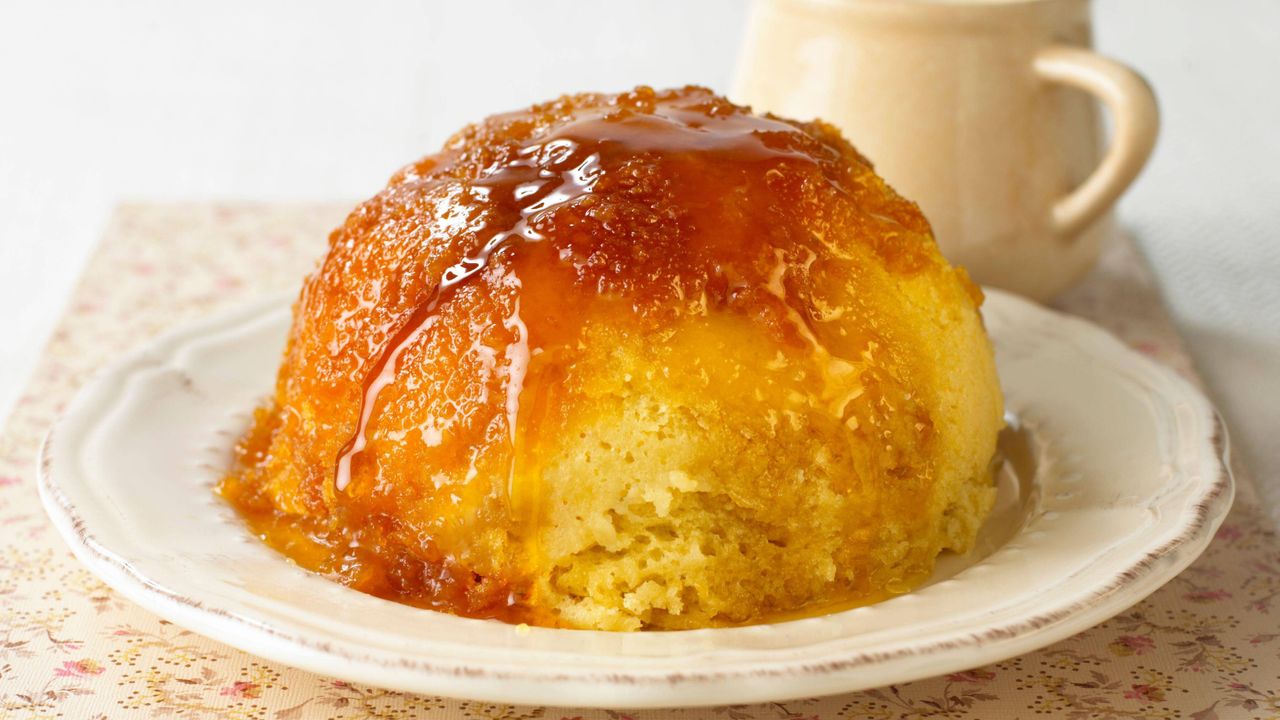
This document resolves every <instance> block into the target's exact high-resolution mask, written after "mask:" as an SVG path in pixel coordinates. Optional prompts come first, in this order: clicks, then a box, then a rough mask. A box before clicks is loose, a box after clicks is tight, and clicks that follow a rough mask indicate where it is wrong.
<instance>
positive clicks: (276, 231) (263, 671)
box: [0, 205, 1280, 720]
mask: <svg viewBox="0 0 1280 720" xmlns="http://www.w3.org/2000/svg"><path fill="white" fill-rule="evenodd" d="M342 212H343V208H340V207H337V206H296V205H295V206H273V205H219V206H208V205H168V206H147V205H134V206H126V207H123V208H121V209H120V210H119V211H118V212H117V213H116V216H115V218H114V220H113V223H112V225H111V227H110V229H109V231H108V233H107V234H106V237H105V239H104V241H103V243H102V245H101V246H100V248H99V250H98V252H97V254H96V255H95V257H94V258H93V260H92V261H91V263H90V264H89V266H88V269H87V271H86V274H85V276H84V277H83V279H82V280H81V282H80V285H79V287H78V288H77V290H76V293H75V296H74V297H73V298H72V299H71V301H70V302H69V303H68V305H67V307H68V311H67V313H66V315H65V316H64V317H63V319H62V322H61V323H60V325H59V326H58V327H57V328H56V329H55V331H54V333H53V335H52V337H51V340H50V343H49V346H48V348H47V349H46V351H45V355H44V358H43V360H42V362H41V364H40V366H39V368H38V371H37V372H36V374H35V376H34V377H33V378H32V381H31V384H30V386H29V388H28V390H27V392H26V393H25V394H24V395H23V397H22V398H21V399H20V400H19V402H18V405H17V407H16V409H15V413H14V415H13V416H12V417H11V418H9V420H8V422H7V424H6V426H5V430H4V434H3V436H0V718H4V719H5V720H8V719H9V718H55V717H62V718H74V719H81V718H83V719H87V720H98V719H101V718H171V719H177V720H215V719H218V720H221V719H223V718H233V719H236V720H309V719H311V718H341V719H348V718H350V719H361V720H382V719H388V720H389V719H391V718H449V719H451V720H452V719H461V718H485V719H488V720H499V719H505V720H530V719H533V718H549V719H552V720H554V719H556V718H565V719H566V720H568V719H573V720H579V719H580V720H659V719H662V720H666V719H669V718H676V719H678V718H691V719H693V718H712V719H721V718H722V719H724V720H754V719H757V718H768V719H777V720H801V719H806V720H831V719H836V718H841V719H844V718H848V719H854V718H859V719H860V718H872V719H878V720H890V719H897V718H977V719H985V718H1005V717H1008V718H1015V717H1016V718H1031V717H1052V718H1067V719H1068V720H1121V719H1126V720H1127V719H1131V718H1155V719H1157V720H1158V719H1172V718H1190V719H1191V720H1228V719H1232V718H1259V719H1261V718H1280V679H1278V678H1280V619H1278V617H1280V615H1278V614H1277V612H1275V610H1276V607H1277V604H1280V543H1278V542H1277V539H1276V535H1275V532H1274V530H1273V529H1272V528H1271V527H1270V526H1269V525H1268V523H1267V521H1266V520H1265V518H1264V516H1263V514H1262V513H1261V512H1260V511H1259V510H1258V508H1257V505H1256V501H1255V500H1254V497H1253V493H1252V491H1251V489H1250V486H1249V485H1248V482H1247V480H1245V479H1243V478H1238V480H1239V490H1238V494H1237V503H1236V507H1235V509H1234V510H1233V511H1232V515H1231V517H1230V518H1228V521H1227V523H1226V524H1224V525H1223V526H1222V528H1221V529H1220V530H1219V531H1218V534H1217V537H1216V538H1215V540H1214V542H1213V543H1212V545H1211V546H1210V547H1209V549H1208V551H1207V552H1206V553H1205V555H1204V557H1202V558H1201V559H1200V560H1199V561H1197V562H1196V563H1195V564H1194V565H1193V566H1192V567H1191V568H1189V569H1188V570H1187V571H1186V572H1184V573H1182V574H1181V575H1180V576H1178V577H1177V578H1175V579H1174V580H1173V581H1172V582H1170V583H1169V584H1168V585H1166V586H1165V587H1164V588H1162V589H1160V590H1159V591H1157V592H1156V593H1155V594H1154V595H1152V596H1151V597H1150V598H1149V599H1147V600H1146V601H1144V602H1142V603H1140V604H1138V605H1137V606H1135V607H1134V608H1132V609H1130V610H1129V611H1127V612H1124V613H1122V614H1120V615H1119V616H1117V617H1115V618H1113V619H1112V620H1110V621H1108V622H1106V623H1103V624H1102V625H1100V626H1098V627H1096V628H1094V629H1092V630H1089V631H1087V632H1084V633H1081V634H1079V635H1076V636H1074V637H1072V638H1069V639H1067V640H1064V641H1062V642H1059V643H1057V644H1055V645H1052V646H1050V647H1047V648H1044V649H1043V650H1040V651H1037V652H1033V653H1029V654H1027V655H1023V656H1021V657H1017V658H1013V659H1010V660H1007V661H1005V662H1002V663H998V664H995V665H992V666H988V667H982V668H973V669H969V670H965V671H963V672H955V673H951V674H948V675H945V676H940V677H935V678H930V679H927V680H921V681H918V682H913V683H908V684H904V685H899V686H891V687H884V688H877V689H874V690H869V691H865V692H860V693H853V694H848V695H843V696H836V697H830V698H823V699H802V700H795V701H789V702H784V703H771V704H764V705H751V706H730V707H719V708H702V709H683V710H661V711H622V710H618V709H607V708H606V709H599V710H585V709H572V710H570V709H565V708H545V707H512V706H505V705H494V704H488V703H477V702H465V701H458V700H450V699H445V698H438V697H427V696H418V695H406V694H403V693H396V692H391V691H387V690H382V689H379V688H373V687H367V686H362V685H358V684H354V683H349V682H346V681H343V680H340V679H335V678H326V677H322V676H318V675H313V674H310V673H306V672H301V671H298V670H294V669H291V668H288V667H285V666H281V665H277V664H275V663H271V662H268V661H265V660H261V659H259V658H256V657H253V656H251V655H248V654H246V653H243V652H240V651H238V650H235V649H233V648H230V647H227V646H225V645H222V644H220V643H218V642H217V641H215V640H211V639H208V638H205V637H202V636H199V635H196V634H194V633H191V632H188V631H186V630H184V629H182V628H180V627H178V626H176V625H173V624H170V623H168V622H166V621H164V620H161V619H159V618H157V617H155V616H153V615H150V614H148V613H146V612H145V611H143V610H141V609H139V608H137V607H136V606H134V605H133V604H131V603H129V602H128V601H126V600H124V599H123V598H121V597H120V596H118V595H116V594H115V593H114V592H112V591H111V590H110V589H108V588H107V587H106V586H105V585H103V584H102V583H101V582H100V581H99V580H97V578H95V577H94V576H93V575H92V574H90V573H89V572H88V571H87V570H85V569H83V568H82V567H81V566H80V565H79V564H78V563H77V562H76V561H75V559H74V558H73V557H72V556H71V553H70V551H69V550H68V549H67V548H66V547H65V546H64V545H63V544H62V543H61V541H60V540H59V539H58V537H57V536H56V534H55V533H54V532H53V531H52V529H51V528H50V526H49V524H48V520H47V519H46V518H45V516H44V513H43V511H42V509H41V508H40V504H39V499H38V497H37V494H36V489H35V482H34V477H35V471H34V466H35V461H36V455H37V451H38V448H39V443H40V441H41V438H42V437H43V435H44V433H45V431H46V430H47V429H48V427H49V425H50V424H51V423H52V421H53V419H54V418H55V417H56V416H57V415H58V413H59V412H61V410H62V409H63V407H64V406H65V405H66V403H67V402H68V401H69V400H70V399H71V397H72V396H73V394H74V392H75V390H76V388H78V387H79V386H80V385H81V384H82V383H83V382H84V381H85V380H86V379H87V378H88V377H89V376H90V375H91V374H92V373H93V372H94V370H96V369H97V368H99V367H100V366H101V365H102V364H103V363H104V362H106V361H108V360H109V359H110V358H111V357H113V356H115V355H117V354H119V353H121V352H124V351H126V350H128V349H130V348H131V347H133V346H135V345H137V344H138V343H140V342H142V341H144V340H145V339H146V338H148V337H151V336H153V335H155V334H156V333H157V332H159V331H161V330H163V329H165V328H166V327H169V326H170V325H173V324H175V323H179V322H182V321H186V320H190V319H193V318H196V317H199V316H201V315H204V314H206V313H209V312H212V311H215V310H217V309H219V308H222V307H225V306H228V305H232V304H235V303H237V302H240V301H244V300H248V299H250V298H252V297H254V296H257V295H260V294H263V293H266V292H271V291H278V290H287V289H296V288H297V287H298V285H299V281H300V279H301V277H302V276H303V275H304V274H305V273H306V272H308V271H309V270H310V269H311V267H312V266H313V264H314V262H315V259H316V258H318V257H319V256H320V254H321V253H322V252H323V249H324V243H325V239H326V237H327V235H328V231H329V230H330V229H331V228H332V227H333V226H335V225H337V224H338V222H339V221H340V220H341V217H342ZM157 298H164V302H156V299H157ZM1062 303H1063V305H1064V306H1065V308H1066V309H1068V310H1070V311H1072V312H1076V313H1078V314H1081V315H1084V316H1086V317H1090V318H1092V319H1094V320H1095V321H1097V322H1100V323H1101V324H1103V325H1104V326H1106V327H1108V328H1109V329H1110V330H1111V331H1112V332H1114V333H1116V334H1117V335H1119V336H1120V337H1121V338H1123V339H1124V340H1126V341H1127V342H1128V343H1129V344H1130V345H1131V346H1133V347H1136V348H1138V349H1139V350H1140V351H1141V352H1143V353H1144V354H1146V355H1148V356H1149V357H1152V358H1154V359H1155V360H1157V361H1159V362H1162V363H1164V364H1166V365H1169V366H1171V367H1173V368H1175V369H1177V370H1178V371H1180V372H1183V373H1184V374H1187V375H1188V376H1191V375H1192V373H1191V369H1190V365H1189V362H1188V360H1187V357H1186V354H1185V353H1184V352H1183V351H1182V348H1181V344H1180V342H1179V340H1178V338H1177V336H1176V335H1175V334H1174V333H1173V330H1172V328H1171V326H1170V325H1169V322H1168V318H1167V316H1166V314H1165V311H1164V308H1163V306H1162V305H1161V303H1160V300H1159V296H1158V294H1156V292H1155V291H1154V289H1153V284H1152V282H1151V279H1150V276H1149V273H1148V271H1147V269H1146V267H1145V266H1144V265H1143V264H1142V261H1141V260H1140V259H1139V258H1138V257H1137V255H1136V254H1135V252H1134V251H1133V248H1132V244H1131V243H1129V242H1121V243H1115V244H1113V246H1112V247H1111V249H1110V250H1109V251H1108V254H1107V255H1106V256H1105V257H1104V259H1103V261H1102V264H1101V266H1100V267H1099V269H1098V270H1097V271H1095V273H1094V274H1093V276H1092V277H1091V278H1090V279H1089V280H1088V281H1087V282H1086V283H1085V284H1084V285H1082V286H1081V287H1079V288H1077V289H1075V290H1073V291H1072V292H1071V293H1069V294H1068V295H1067V296H1066V297H1065V298H1064V299H1063V301H1062ZM566 700H571V699H570V698H566Z"/></svg>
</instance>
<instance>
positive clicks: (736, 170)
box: [220, 87, 977, 624]
mask: <svg viewBox="0 0 1280 720" xmlns="http://www.w3.org/2000/svg"><path fill="white" fill-rule="evenodd" d="M858 253H870V255H871V256H873V257H875V258H878V262H879V263H880V264H882V265H883V267H885V268H887V269H888V271H889V272H890V273H896V274H900V275H903V276H908V275H911V274H913V273H916V272H919V271H921V270H923V269H925V268H933V269H936V268H937V267H938V266H939V265H940V264H941V260H940V258H939V257H938V255H937V253H936V249H935V248H934V247H933V243H932V238H931V237H930V236H929V228H928V224H927V222H926V221H925V220H924V218H923V217H922V216H921V214H920V212H919V210H918V209H917V208H916V207H915V205H914V204H912V203H910V202H909V201H906V200H904V199H902V198H900V197H899V196H897V195H896V194H894V193H893V192H892V191H891V190H889V189H888V188H887V186H885V185H884V184H883V182H882V181H881V180H880V179H879V178H878V177H876V176H875V174H874V173H873V172H872V169H871V167H870V165H869V163H867V161H866V160H865V159H864V158H863V157H862V156H860V155H859V154H858V153H857V152H856V151H855V150H854V149H853V147H852V146H850V145H849V144H848V143H847V142H846V141H844V140H843V139H842V138H841V137H840V136H839V134H838V133H837V132H836V131H835V130H834V129H833V128H831V127H830V126H828V125H826V124H824V123H821V122H814V123H796V122H792V121H788V120H782V119H779V118H775V117H772V116H767V115H765V116H758V115H752V114H750V113H749V111H748V110H747V109H745V108H741V107H737V106H734V105H732V104H730V103H729V102H728V101H726V100H724V99H723V98H720V97H718V96H716V95H714V94H713V93H711V92H710V91H708V90H706V89H702V88H696V87H687V88H682V89H678V90H670V91H661V92H659V91H654V90H651V89H649V88H643V87H642V88H637V89H636V90H634V91H631V92H628V93H623V94H620V95H593V94H588V95H576V96H568V97H564V98H561V99H559V100H556V101H554V102H551V103H546V104H543V105H537V106H534V107H532V108H530V109H529V110H526V111H520V112H514V113H507V114H504V115H498V116H494V117H491V118H489V119H487V120H485V121H484V122H481V123H479V124H476V125H472V126H470V127H468V128H466V129H464V130H463V131H462V132H460V133H459V134H458V135H456V136H455V137H454V138H452V139H451V140H450V141H449V142H448V143H447V144H446V146H445V148H444V149H443V150H442V151H441V152H440V153H438V154H436V155H433V156H430V157H428V158H425V159H424V160H422V161H419V162H418V163H415V164H413V165H411V166H409V167H407V168H405V169H404V170H402V171H401V172H400V173H398V174H397V175H396V176H395V177H394V178H393V179H392V180H391V182H390V184H389V185H388V187H387V188H386V189H385V190H383V191H382V192H381V193H379V194H378V195H377V196H375V197H374V198H372V199H370V200H369V201H367V202H366V203H364V204H362V205H361V206H360V207H359V208H357V209H356V210H355V211H354V212H353V213H352V214H351V215H350V216H349V217H348V219H347V221H346V222H345V224H344V225H343V226H342V227H340V228H339V229H337V230H336V231H334V233H333V234H332V235H331V236H330V241H329V252H328V255H327V256H326V257H325V259H324V261H323V262H322V264H321V265H320V267H319V268H318V269H317V270H316V271H315V272H314V273H313V274H312V275H311V276H310V277H309V278H308V280H307V282H306V284H305V285H304V287H303V290H302V293H301V295H300V297H299V299H298V301H297V303H296V305H295V308H294V315H295V320H294V326H293V329H292V331H291V334H290V337H289V340H288V345H287V348H286V352H285V357H284V362H283V364H282V366H281V369H280V373H279V376H278V381H277V388H276V395H275V397H274V399H273V402H272V403H271V405H270V406H269V407H267V408H265V409H264V410H262V411H260V412H259V413H258V415H257V418H256V422H255V427H254V429H253V430H252V431H251V432H250V433H249V434H248V435H247V436H246V437H245V439H244V440H243V441H242V443H241V445H240V447H239V449H238V454H237V458H236V464H235V469H234V470H233V472H232V473H231V474H229V475H228V477H227V478H226V479H225V480H224V481H223V483H222V485H221V487H220V492H221V494H222V495H223V496H224V497H226V498H227V499H228V500H229V501H230V502H231V503H232V504H233V505H235V506H236V507H237V508H238V509H239V510H240V512H241V513H242V514H243V515H244V516H245V517H246V518H247V519H248V520H249V522H250V524H251V525H252V526H253V527H254V528H255V530H256V531H257V532H258V533H259V534H260V535H262V536H263V538H264V539H265V540H266V541H267V542H268V543H270V544H271V545H273V546H274V547H276V548H278V549H280V550H281V551H282V552H285V553H286V554H288V555H290V556H291V557H293V558H294V559H295V560H297V561H298V562H299V564H301V565H302V566H304V567H307V568H309V569H313V570H316V571H319V572H325V573H328V574H331V575H333V576H334V577H336V578H337V579H339V580H341V581H343V582H345V583H347V584H349V585H352V586H353V587H356V588H358V589H361V590H363V591H366V592H370V593H372V594H375V595H379V596H382V597H388V598H392V599H396V600H399V601H402V602H408V603H412V604H416V605H421V606H424V607H431V608H435V609H441V610H446V611H449V612H454V613H457V614H462V615H470V616H477V617H498V618H501V619H504V620H509V621H516V622H530V623H533V624H554V622H555V621H554V619H553V618H549V617H548V616H546V615H545V613H543V612H542V609H540V608H537V607H534V606H532V605H531V604H530V602H529V596H528V586H529V582H530V581H529V578H528V577H527V574H528V572H529V570H528V566H527V558H526V557H525V555H526V553H527V552H528V549H527V548H526V547H524V543H525V542H526V541H527V537H528V535H529V533H528V532H527V528H526V527H525V526H526V525H527V524H528V523H529V522H534V521H536V518H537V515H538V511H537V508H536V504H537V488H535V487H525V488H521V487H516V486H515V485H514V484H513V483H514V478H516V477H517V476H520V477H523V476H525V475H536V473H523V472H517V466H518V465H519V464H520V463H527V462H536V459H531V458H532V457H533V456H534V455H536V449H537V446H538V433H539V431H540V429H542V428H554V427H557V426H558V425H557V423H556V422H555V418H554V416H555V415H556V413H559V412H563V409H562V408H560V407H559V406H558V405H557V403H556V402H555V398H554V397H553V396H554V394H555V393H556V388H557V387H558V385H559V384H563V383H571V382H573V379H572V377H571V374H572V373H571V367H572V361H573V360H572V359H573V357H574V354H575V353H577V352H579V351H580V348H579V342H580V339H581V337H582V334H581V331H582V329H583V328H584V327H585V326H587V325H607V326H610V327H613V328H615V329H618V330H619V331H620V332H625V333H633V334H634V335H635V336H644V334H645V333H650V332H653V331H654V330H655V329H660V328H661V327H662V326H663V325H664V323H669V322H671V319H672V318H673V317H679V316H683V315H698V314H705V313H708V312H728V313H734V314H739V315H741V316H744V317H748V318H750V319H751V320H752V321H753V322H755V323H757V324H758V325H759V327H760V328H761V332H763V333H765V334H766V335H767V336H769V337H772V338H774V339H775V340H777V341H778V342H781V343H786V344H789V345H790V346H792V347H794V348H796V349H798V350H800V351H808V350H813V351H814V352H815V353H820V354H824V355H825V357H826V358H828V359H830V358H833V357H834V358H850V359H856V358H857V357H858V356H859V355H860V354H861V353H864V352H867V349H868V348H874V349H875V350H876V352H877V353H879V354H881V355H883V356H885V357H887V358H888V359H887V360H885V361H884V364H885V366H887V367H891V368H893V369H894V374H895V376H894V377H891V378H890V377H885V378H884V382H885V386H884V387H882V388H877V387H872V388H870V390H869V392H871V393H872V394H874V393H877V392H879V393H884V398H885V399H884V400H883V402H881V403H879V406H880V407H879V409H876V410H874V412H877V413H881V414H882V417H880V418H879V419H877V418H871V419H870V420H871V422H872V423H873V424H876V423H880V422H883V423H884V424H885V427H886V428H888V427H889V426H890V425H893V427H895V428H897V427H898V425H895V424H894V423H896V422H897V421H896V420H892V417H893V416H896V415H902V416H903V417H906V418H908V420H906V421H904V422H905V425H903V427H910V426H912V425H914V427H915V428H916V432H925V433H927V432H928V423H929V418H928V416H927V413H925V412H924V411H923V410H921V409H919V408H918V407H916V406H915V404H914V403H915V401H914V400H912V399H911V395H910V393H902V392H899V391H898V390H894V388H898V389H900V388H903V387H911V386H912V383H911V377H910V375H911V373H912V372H913V369H912V366H911V361H910V356H909V353H908V352H906V350H905V349H904V348H903V347H902V346H901V345H902V344H901V343H900V342H899V341H898V340H897V339H896V338H895V336H894V332H893V329H892V328H891V327H886V326H883V324H879V325H878V324H877V323H876V322H874V321H873V322H868V323H866V324H865V325H864V327H863V330H862V331H861V333H860V334H850V333H848V332H842V333H839V334H837V333H834V332H831V331H830V330H829V328H828V325H827V323H825V322H823V320H822V310H823V308H822V302H821V298H817V297H815V293H816V292H817V290H815V288H821V287H824V286H825V285H827V284H829V283H830V282H834V280H833V279H832V277H831V276H832V274H833V273H835V272H837V270H836V268H835V265H834V264H833V263H832V262H831V261H833V260H835V259H841V260H847V259H848V258H849V257H851V256H856V255H857V254H858ZM842 267H843V266H842ZM839 272H846V271H845V270H840V271H839ZM855 275H856V273H855ZM840 281H841V282H846V283H849V284H851V285H852V286H853V287H855V288H856V287H857V286H858V283H859V282H861V280H860V278H859V277H856V276H855V277H852V278H849V277H841V278H840ZM867 283H868V285H867V287H869V288H872V287H874V286H873V285H872V284H870V281H869V280H868V281H867ZM970 287H971V286H970ZM971 292H972V293H974V294H975V300H976V299H977V298H976V289H972V290H971ZM846 300H847V302H848V303H850V305H851V307H852V309H853V311H854V312H860V313H865V314H866V315H867V316H868V317H872V318H874V317H875V316H876V314H877V310H876V303H877V302H878V300H877V298H875V297H874V293H872V292H868V293H865V294H864V295H859V294H855V295H854V296H852V297H849V298H847V299H846ZM891 391H892V392H896V393H897V394H896V395H893V397H892V401H891V402H890V399H889V398H890V394H891ZM853 420H854V421H855V423H856V421H857V418H853ZM863 422H867V419H866V418H864V419H863ZM899 424H901V423H899ZM922 428H923V430H921V429H922ZM895 432H896V430H895ZM885 433H886V437H888V433H889V430H887V429H886V430H885ZM893 450H894V449H893V448H892V447H890V446H886V447H885V452H887V453H891V452H893ZM522 497H523V499H522Z"/></svg>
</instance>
